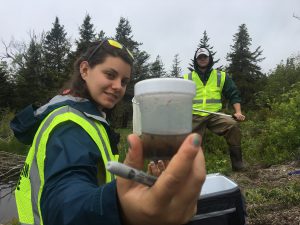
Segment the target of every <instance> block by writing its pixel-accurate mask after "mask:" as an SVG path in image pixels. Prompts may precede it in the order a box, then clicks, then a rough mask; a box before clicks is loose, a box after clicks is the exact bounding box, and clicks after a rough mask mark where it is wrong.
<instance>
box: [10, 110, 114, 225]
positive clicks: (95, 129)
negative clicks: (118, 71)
mask: <svg viewBox="0 0 300 225" xmlns="http://www.w3.org/2000/svg"><path fill="white" fill-rule="evenodd" d="M66 121H73V122H75V123H76V124H78V125H79V126H81V127H82V128H83V129H84V130H85V131H86V132H87V133H88V134H89V136H90V137H91V138H92V139H93V141H94V142H95V143H96V145H97V146H98V148H99V151H100V153H101V157H102V160H103V163H104V165H106V163H107V161H110V160H115V159H116V157H115V156H114V155H113V153H112V151H111V148H110V143H109V139H108V135H107V133H106V130H105V128H104V127H103V125H102V124H101V123H100V122H98V121H95V120H92V119H89V118H88V117H86V116H85V115H84V114H83V113H82V112H80V111H78V110H76V109H73V108H71V107H69V106H63V107H61V108H58V109H56V110H54V111H53V112H51V113H50V114H49V115H48V116H47V117H46V118H45V119H44V121H43V122H42V123H41V125H40V126H39V129H38V131H37V133H36V135H35V137H34V140H33V143H32V146H31V148H30V150H29V153H28V155H27V158H26V161H25V165H24V169H23V171H22V173H21V176H20V180H19V183H18V186H17V188H16V191H15V196H16V203H17V209H18V214H19V221H20V223H21V224H41V225H42V224H43V221H42V217H41V210H40V198H41V195H42V191H43V187H44V161H45V158H46V145H47V141H48V138H49V135H50V133H51V132H52V130H53V129H54V128H55V127H56V126H57V125H59V124H60V123H63V122H66ZM105 175H106V182H110V181H112V180H113V179H114V176H113V175H111V173H109V172H108V171H107V170H105Z"/></svg>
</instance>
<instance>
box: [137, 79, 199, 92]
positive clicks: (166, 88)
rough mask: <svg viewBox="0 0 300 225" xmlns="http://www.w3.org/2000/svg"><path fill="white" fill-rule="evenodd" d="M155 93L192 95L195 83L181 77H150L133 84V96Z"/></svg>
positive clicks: (194, 90)
mask: <svg viewBox="0 0 300 225" xmlns="http://www.w3.org/2000/svg"><path fill="white" fill-rule="evenodd" d="M156 93H182V94H190V95H193V96H194V95H195V94H196V85H195V83H194V82H193V81H190V80H184V79H182V78H152V79H147V80H142V81H140V82H138V83H136V84H135V86H134V95H135V96H139V95H144V94H156Z"/></svg>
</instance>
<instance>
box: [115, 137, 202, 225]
mask: <svg viewBox="0 0 300 225" xmlns="http://www.w3.org/2000/svg"><path fill="white" fill-rule="evenodd" d="M128 142H129V145H130V148H129V151H128V154H127V156H126V159H125V162H124V163H125V164H127V165H129V166H131V167H134V168H136V169H142V168H143V157H142V155H143V153H142V143H141V141H140V139H139V137H138V136H136V135H129V136H128ZM205 176H206V171H205V160H204V155H203V152H202V149H201V140H200V136H199V135H198V134H191V135H189V136H188V137H187V138H186V139H185V141H184V142H183V144H182V145H181V147H180V148H179V150H178V152H177V153H176V155H174V156H173V158H172V159H171V160H170V162H169V164H168V166H167V167H166V168H165V170H164V172H163V173H161V174H160V176H159V177H158V179H157V181H156V183H155V184H154V185H153V186H152V187H147V186H144V185H142V184H139V183H136V182H134V181H132V180H127V179H124V178H121V177H118V178H117V193H118V197H119V201H120V205H121V211H122V217H123V222H124V224H127V225H129V224H130V225H140V224H147V225H161V224H164V225H176V224H178V225H179V224H184V223H187V222H188V221H189V220H190V219H191V218H192V217H193V216H194V215H195V214H196V209H197V200H198V196H199V193H200V191H201V187H202V185H203V182H204V180H205Z"/></svg>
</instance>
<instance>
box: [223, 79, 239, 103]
mask: <svg viewBox="0 0 300 225" xmlns="http://www.w3.org/2000/svg"><path fill="white" fill-rule="evenodd" d="M222 94H223V95H224V97H225V98H226V99H228V100H229V102H230V104H231V105H233V104H234V103H241V102H242V100H241V97H240V92H239V90H238V88H237V86H236V85H235V83H234V81H233V80H232V79H231V78H230V77H229V76H228V75H227V73H226V78H225V82H224V86H223V90H222Z"/></svg>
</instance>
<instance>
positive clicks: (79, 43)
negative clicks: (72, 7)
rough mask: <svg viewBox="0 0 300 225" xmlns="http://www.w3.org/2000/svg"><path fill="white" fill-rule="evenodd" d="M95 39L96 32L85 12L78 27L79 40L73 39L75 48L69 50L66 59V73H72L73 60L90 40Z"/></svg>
mask: <svg viewBox="0 0 300 225" xmlns="http://www.w3.org/2000/svg"><path fill="white" fill-rule="evenodd" d="M94 41H96V34H95V29H94V25H93V24H92V23H91V17H90V15H89V14H87V15H86V16H85V18H84V20H83V23H82V24H81V26H80V27H79V40H76V41H75V44H76V50H75V51H74V52H70V53H69V55H68V59H67V68H68V70H69V71H66V74H72V73H73V65H74V62H75V60H76V59H77V58H78V57H79V56H80V55H81V54H82V53H83V52H85V51H86V50H87V48H88V47H89V46H90V44H91V43H92V42H94Z"/></svg>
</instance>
